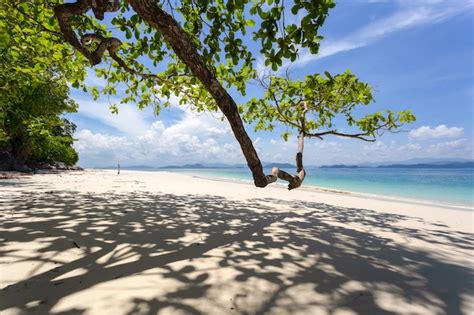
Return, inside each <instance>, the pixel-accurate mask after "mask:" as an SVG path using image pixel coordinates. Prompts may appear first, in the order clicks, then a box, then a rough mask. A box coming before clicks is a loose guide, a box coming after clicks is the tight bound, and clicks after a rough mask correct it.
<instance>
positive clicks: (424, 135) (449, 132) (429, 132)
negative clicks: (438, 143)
mask: <svg viewBox="0 0 474 315" xmlns="http://www.w3.org/2000/svg"><path fill="white" fill-rule="evenodd" d="M462 133H463V128H459V127H447V126H446V125H439V126H437V127H434V128H431V127H429V126H422V127H420V128H417V129H413V130H411V131H410V133H409V134H408V135H409V137H410V139H419V140H424V139H436V138H456V137H459V136H461V135H462Z"/></svg>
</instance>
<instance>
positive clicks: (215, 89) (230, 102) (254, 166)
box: [55, 0, 304, 189]
mask: <svg viewBox="0 0 474 315" xmlns="http://www.w3.org/2000/svg"><path fill="white" fill-rule="evenodd" d="M99 3H102V4H104V3H105V4H107V5H100V6H98V4H99ZM117 3H119V0H113V1H110V0H109V1H98V0H96V1H92V0H77V1H76V2H75V3H65V4H61V5H58V6H56V7H55V14H56V17H57V19H58V22H59V24H60V28H61V31H62V33H63V34H64V39H65V40H66V41H67V42H69V43H70V44H71V45H72V46H74V47H75V48H76V49H78V50H79V51H80V52H81V53H82V54H83V55H84V56H85V57H87V58H88V59H89V60H90V61H91V63H92V64H93V65H95V64H98V63H99V62H100V61H101V57H102V54H103V52H104V51H105V49H108V50H109V52H110V53H111V55H112V57H113V58H114V59H116V60H117V59H118V60H120V58H118V57H117V56H116V55H115V48H114V49H111V47H110V46H109V44H107V45H105V44H106V42H103V43H104V45H99V46H100V47H102V49H101V50H100V51H94V52H90V51H89V50H88V49H87V48H86V47H84V46H83V44H82V43H81V42H80V41H79V40H78V39H77V37H76V35H75V33H74V31H73V30H72V28H71V25H70V18H71V17H72V16H74V15H82V14H85V13H86V12H87V11H88V10H89V9H92V10H93V11H94V14H95V16H96V17H97V18H98V19H102V18H103V14H104V12H114V11H117V9H118V6H117V5H116V4H117ZM128 3H129V4H130V5H131V6H132V8H133V9H134V10H135V11H136V12H137V13H138V15H139V16H140V17H141V18H143V20H144V21H146V22H147V23H148V24H149V25H151V26H152V27H154V28H155V29H156V30H157V31H158V32H160V33H161V34H162V35H163V37H164V38H165V39H166V40H167V41H168V43H169V44H170V45H171V47H172V48H173V50H174V52H175V53H176V55H177V56H178V58H179V59H180V60H181V61H182V62H183V63H184V64H186V65H187V66H188V67H189V69H190V70H191V71H192V73H193V74H194V75H195V76H196V77H197V78H198V79H199V80H200V81H201V83H202V84H203V86H204V87H205V88H206V90H207V91H209V93H210V94H211V95H212V97H213V98H214V100H215V101H216V104H217V106H218V107H219V109H220V110H221V111H222V113H223V114H224V115H225V117H226V118H227V120H228V121H229V124H230V126H231V128H232V131H233V133H234V136H235V138H236V139H237V141H238V142H239V144H240V147H241V149H242V152H243V154H244V156H245V159H246V161H247V165H248V167H249V168H250V170H251V172H252V176H253V179H254V183H255V186H257V187H265V186H267V185H268V184H269V183H272V182H274V181H276V179H277V178H281V179H284V180H288V181H289V182H290V184H289V189H293V188H296V187H299V186H300V185H301V181H302V179H303V178H304V170H303V169H302V163H300V164H301V168H300V167H299V168H298V169H299V171H298V172H299V173H301V171H303V173H302V174H303V175H302V176H300V175H297V177H298V178H300V179H299V180H297V179H295V178H294V177H292V176H291V175H289V174H288V173H286V172H284V171H280V170H278V173H275V174H272V175H267V176H265V174H264V173H263V167H262V163H261V162H260V159H259V158H258V155H257V152H256V150H255V148H254V146H253V143H252V140H251V139H250V138H249V136H248V134H247V132H246V131H245V128H244V124H243V122H242V119H241V118H240V115H239V112H238V110H237V105H236V103H235V101H234V99H233V98H232V96H230V94H229V93H228V92H227V91H226V90H225V89H224V87H223V86H222V85H221V84H220V83H219V81H218V80H217V78H216V77H215V75H214V74H213V73H212V71H211V70H210V69H209V68H208V67H207V66H206V64H205V63H204V61H203V59H202V58H201V56H200V55H199V53H198V51H197V49H196V47H194V45H193V44H192V42H191V40H190V39H189V38H188V36H187V34H186V32H185V31H184V30H183V29H182V28H181V26H180V25H179V24H178V22H177V21H176V20H175V19H174V18H173V17H172V16H171V15H169V14H168V13H166V12H165V11H164V10H162V9H161V7H160V6H159V5H158V3H157V2H156V1H155V0H128ZM109 4H110V6H109ZM109 43H112V41H109ZM114 43H115V41H114ZM110 45H111V44H110ZM120 61H121V60H120ZM118 62H119V61H118ZM119 65H120V66H122V67H124V65H123V62H122V63H121V62H119ZM126 70H127V69H126ZM128 71H129V70H128ZM302 141H303V137H302V138H301V152H299V153H302V144H303V142H302ZM301 156H302V155H301ZM300 162H301V161H300ZM297 164H298V155H297ZM287 175H288V176H287Z"/></svg>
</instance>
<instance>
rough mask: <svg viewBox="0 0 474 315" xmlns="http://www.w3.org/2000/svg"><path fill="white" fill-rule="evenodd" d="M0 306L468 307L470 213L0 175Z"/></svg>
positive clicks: (55, 310)
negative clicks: (16, 177)
mask: <svg viewBox="0 0 474 315" xmlns="http://www.w3.org/2000/svg"><path fill="white" fill-rule="evenodd" d="M0 213H1V217H2V219H1V222H0V235H1V238H0V244H1V247H0V251H1V255H0V266H1V267H0V268H1V270H0V280H1V283H0V288H1V291H0V313H1V314H25V313H28V314H101V315H102V314H407V313H410V314H472V312H473V310H474V298H473V296H474V294H473V293H474V292H473V269H472V267H473V266H472V264H473V262H472V261H473V260H472V254H473V244H474V238H473V216H472V213H473V212H472V209H471V210H469V209H456V208H451V207H447V206H436V205H429V204H419V203H410V202H406V201H400V200H396V199H390V200H387V199H384V198H370V197H368V196H362V195H356V194H347V193H344V194H343V193H330V192H322V191H316V190H313V189H300V190H295V191H291V192H289V191H287V190H285V189H284V188H282V187H278V186H274V187H269V188H266V189H259V188H255V187H253V186H251V185H249V184H246V183H238V182H224V181H216V180H209V179H203V178H197V177H192V176H189V175H183V174H176V173H167V172H134V171H123V172H122V173H121V174H120V175H117V174H116V172H114V171H98V170H97V171H96V170H89V171H84V172H70V173H60V174H48V175H35V176H29V177H21V178H18V179H5V180H0Z"/></svg>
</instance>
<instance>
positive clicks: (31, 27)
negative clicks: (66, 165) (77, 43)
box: [0, 0, 415, 141]
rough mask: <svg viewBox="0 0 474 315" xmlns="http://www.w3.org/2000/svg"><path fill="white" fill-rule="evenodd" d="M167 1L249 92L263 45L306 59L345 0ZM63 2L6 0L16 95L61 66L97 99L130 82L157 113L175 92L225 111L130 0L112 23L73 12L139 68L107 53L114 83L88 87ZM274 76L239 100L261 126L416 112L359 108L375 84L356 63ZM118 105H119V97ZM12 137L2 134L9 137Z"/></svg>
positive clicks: (376, 128) (322, 127) (3, 44)
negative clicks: (61, 14)
mask: <svg viewBox="0 0 474 315" xmlns="http://www.w3.org/2000/svg"><path fill="white" fill-rule="evenodd" d="M157 2H158V3H159V4H160V5H161V7H162V8H163V9H165V10H166V11H167V12H169V13H170V14H171V15H172V16H173V17H174V18H175V20H176V21H178V22H179V23H180V25H181V26H182V28H183V29H184V31H185V32H186V33H187V35H188V39H189V40H190V41H192V43H193V44H194V46H195V47H196V49H197V51H198V53H199V55H200V57H201V58H202V60H203V61H204V63H205V64H206V66H207V67H208V68H209V69H210V70H211V72H213V74H214V75H215V76H216V78H217V79H218V80H219V81H220V83H221V84H222V85H223V86H224V87H226V88H228V89H231V90H232V91H233V92H238V93H240V94H241V95H245V94H246V90H247V84H248V82H249V81H251V80H252V79H255V78H257V73H256V69H255V64H256V62H255V61H256V60H255V58H254V55H255V53H257V52H258V53H259V54H260V55H261V56H262V59H263V60H262V61H263V64H265V65H266V66H268V67H270V68H271V69H272V70H274V71H277V70H279V69H280V67H281V66H282V65H283V63H284V62H285V61H294V60H296V58H297V57H298V54H299V52H300V51H301V50H302V49H305V50H307V51H309V52H310V53H313V54H316V53H317V52H318V50H319V45H320V41H321V40H322V37H321V36H320V35H319V34H318V31H319V28H320V27H321V26H322V25H323V23H324V21H325V19H326V17H327V16H328V13H329V10H330V9H331V8H333V7H334V6H335V3H334V0H294V1H292V2H284V1H282V0H254V1H249V0H229V1H223V0H180V1H164V0H163V1H157ZM61 3H63V0H50V1H48V2H46V1H44V2H43V1H33V0H11V1H7V2H5V3H2V4H1V6H2V7H1V9H2V10H0V29H1V32H0V34H1V36H0V48H1V50H2V58H3V60H10V61H9V62H10V63H8V62H2V69H0V70H4V71H3V73H2V74H0V76H2V75H8V76H9V78H8V80H6V81H5V82H4V85H3V86H2V89H4V90H8V91H9V95H10V96H12V97H13V98H15V95H16V96H18V93H20V92H21V88H18V85H17V82H23V81H28V82H34V81H35V80H40V81H41V80H42V77H43V76H44V75H45V73H47V74H50V73H55V74H60V77H59V78H55V79H54V80H56V81H57V82H59V81H60V82H61V83H62V84H63V83H64V82H65V81H66V80H67V81H68V82H69V83H70V84H71V85H72V87H75V88H83V89H84V90H86V89H88V90H89V91H90V93H91V94H92V96H93V97H94V98H95V99H97V98H99V97H100V95H107V96H109V95H114V94H117V92H118V91H120V95H122V99H121V102H122V103H128V102H132V103H135V104H137V105H138V107H139V108H143V107H145V106H148V105H153V106H154V109H155V112H156V113H159V112H160V109H161V108H162V107H166V106H169V105H170V99H172V98H174V97H177V99H178V100H179V103H180V104H192V105H193V107H192V108H193V109H194V110H197V111H204V110H209V111H215V110H217V106H216V102H215V100H214V99H213V98H212V97H211V96H210V93H209V91H207V89H206V88H204V86H203V85H202V83H201V82H200V81H199V80H198V78H196V77H195V76H194V75H193V74H192V73H191V71H190V69H189V68H188V67H187V66H186V65H185V64H184V63H183V62H182V61H181V60H180V59H179V58H178V57H177V56H176V54H175V53H174V51H173V49H172V47H170V45H169V44H168V43H167V42H166V41H165V40H164V38H163V36H162V35H161V34H160V33H159V32H157V31H156V29H154V28H153V27H152V26H150V25H148V24H146V23H145V22H144V21H143V19H142V18H141V17H140V16H139V15H137V14H135V12H134V11H133V10H131V8H130V7H129V5H128V3H127V1H122V7H121V10H120V11H119V12H115V13H113V14H110V17H111V19H110V20H109V22H107V24H104V23H102V22H99V21H97V20H96V19H95V18H93V16H92V15H83V16H80V17H78V16H74V17H73V18H72V24H73V25H72V26H73V28H74V30H75V31H76V32H77V34H78V35H79V36H81V35H83V34H85V33H91V32H93V33H98V34H100V35H103V36H105V37H110V36H114V37H117V38H120V40H121V41H122V46H121V48H120V49H119V51H118V54H119V55H120V58H121V59H122V60H123V61H124V62H125V64H126V65H127V66H128V67H129V68H130V69H133V71H125V69H123V67H122V66H120V65H119V64H118V63H117V62H116V61H114V60H113V59H111V58H110V57H109V56H108V55H107V54H105V56H104V60H103V62H102V66H100V65H99V67H96V68H95V72H96V75H97V76H98V77H99V78H103V79H104V80H105V82H106V85H105V86H104V87H94V86H88V87H86V86H85V85H84V77H85V69H86V68H87V66H88V64H89V63H88V61H87V60H85V58H84V57H83V56H81V55H80V54H79V53H77V52H75V51H74V50H73V49H72V47H70V46H69V45H67V44H64V42H63V38H62V34H61V33H60V30H59V26H58V23H57V21H56V19H54V17H53V16H54V15H53V11H52V9H53V8H54V6H56V5H58V4H61ZM32 4H34V5H32ZM247 43H252V44H251V45H248V44H247ZM144 64H148V65H150V67H149V68H147V67H145V66H144ZM5 73H6V74H5ZM136 73H141V74H144V73H145V74H148V73H149V74H153V76H146V75H145V76H143V75H137V74H136ZM24 78H26V80H25V79H24ZM42 82H45V81H44V80H43V81H42ZM266 84H267V85H266V86H265V87H266V90H267V91H266V93H265V95H264V97H263V98H261V99H256V98H253V99H252V100H250V101H249V102H248V103H247V104H245V106H241V107H240V108H239V111H240V113H241V114H243V116H244V119H245V121H247V122H251V123H255V129H256V130H273V128H275V126H276V124H277V123H282V124H284V125H286V126H287V127H289V128H290V129H294V130H297V131H298V132H299V133H301V132H302V133H304V135H305V136H308V137H312V136H313V137H322V136H324V135H326V134H336V135H342V136H352V137H358V138H361V139H364V140H373V138H374V137H375V136H376V135H378V134H379V133H380V132H383V131H385V130H387V131H396V130H398V129H399V128H400V127H401V125H402V124H404V123H409V122H412V121H414V119H415V117H414V116H413V114H412V113H411V112H410V111H402V112H399V113H395V112H392V111H385V112H377V113H374V114H371V115H367V116H364V117H361V118H357V117H355V115H354V110H355V109H356V106H359V105H368V104H370V103H371V102H372V101H373V96H372V91H371V89H370V87H369V85H368V84H366V83H363V82H360V81H359V80H358V79H357V77H356V76H354V75H353V74H351V73H350V72H349V71H347V72H345V73H343V74H340V75H335V76H331V75H330V74H329V73H327V72H326V73H325V75H324V76H323V75H319V74H314V75H309V76H307V77H305V79H304V80H296V81H291V80H288V79H286V78H279V77H271V78H270V81H269V82H268V83H266ZM20 86H21V85H20ZM3 102H4V103H5V101H3ZM111 110H112V111H114V112H116V111H117V110H118V107H117V106H116V104H114V105H112V106H111ZM341 117H342V118H343V119H344V120H345V122H346V123H347V124H348V125H349V126H350V127H351V128H352V129H357V130H358V131H357V132H358V133H352V134H341V133H340V132H339V131H338V130H337V128H336V127H337V126H336V125H335V124H336V122H339V121H340V120H341ZM30 130H32V131H31V132H33V130H35V129H34V128H33V129H30ZM34 132H35V133H34V134H35V135H36V131H34ZM289 134H290V133H289V131H288V132H285V133H284V134H283V135H282V137H283V138H285V139H287V138H288V136H289ZM5 137H6V135H5V134H3V133H0V141H2V140H1V139H4V138H5Z"/></svg>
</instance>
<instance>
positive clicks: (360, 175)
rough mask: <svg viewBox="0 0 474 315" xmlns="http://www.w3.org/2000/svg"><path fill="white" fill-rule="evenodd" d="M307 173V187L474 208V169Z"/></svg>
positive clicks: (202, 172) (229, 173)
mask: <svg viewBox="0 0 474 315" xmlns="http://www.w3.org/2000/svg"><path fill="white" fill-rule="evenodd" d="M164 171H171V172H179V173H187V174H193V175H196V176H203V177H217V178H228V179H237V180H248V181H251V180H252V176H251V174H250V172H249V171H248V170H247V169H245V168H228V169H227V168H216V169H167V170H164ZM265 171H266V173H267V174H268V173H270V170H265ZM287 171H289V170H287ZM306 171H307V176H306V179H305V182H304V185H305V186H318V187H324V188H330V189H331V188H332V189H338V190H345V191H353V192H360V193H369V194H378V195H386V196H392V197H402V198H410V199H417V200H422V201H431V202H435V203H438V202H439V203H448V204H453V205H461V206H468V207H473V206H474V169H414V168H397V169H394V168H354V169H347V168H345V169H336V168H313V169H307V170H306ZM279 182H281V183H284V182H283V181H279Z"/></svg>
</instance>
